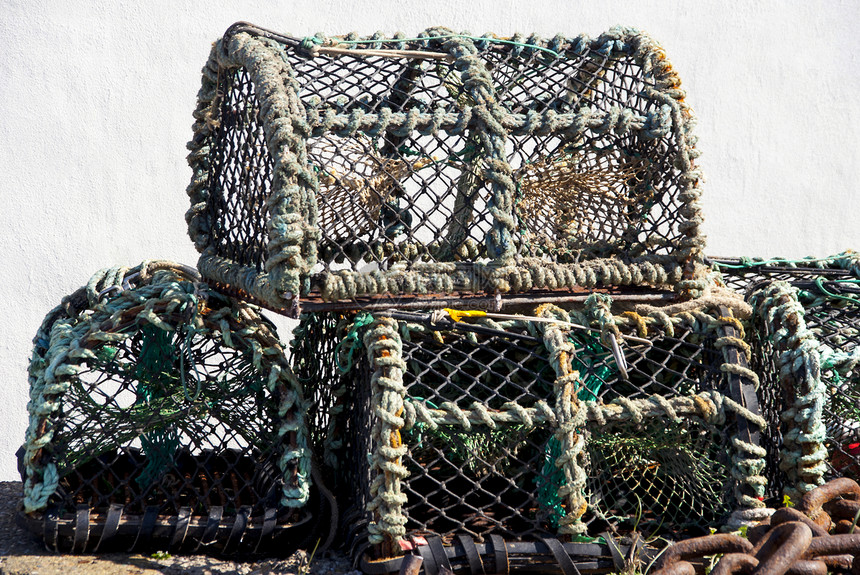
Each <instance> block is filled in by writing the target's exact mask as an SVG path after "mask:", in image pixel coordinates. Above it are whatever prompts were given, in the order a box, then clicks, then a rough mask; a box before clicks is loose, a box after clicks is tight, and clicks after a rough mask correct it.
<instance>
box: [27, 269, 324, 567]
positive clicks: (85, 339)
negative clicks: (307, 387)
mask: <svg viewBox="0 0 860 575" xmlns="http://www.w3.org/2000/svg"><path fill="white" fill-rule="evenodd" d="M195 276H196V272H193V270H188V269H187V268H183V267H181V266H176V265H175V264H174V265H170V264H165V263H164V262H158V263H157V265H149V264H143V265H142V266H138V267H137V268H133V269H131V270H129V269H127V268H118V269H113V270H106V271H104V272H100V274H97V276H95V277H94V278H93V280H92V281H91V282H90V285H89V286H88V288H87V289H82V290H79V291H78V292H76V293H75V294H73V295H72V296H71V297H70V298H67V299H66V301H65V302H64V304H63V305H62V306H60V307H58V308H56V309H55V310H53V311H52V312H51V313H50V314H49V315H48V317H47V318H46V321H45V323H44V324H43V325H42V327H41V329H40V330H39V333H38V334H37V336H36V338H35V340H34V344H35V345H34V352H33V357H32V360H31V364H30V369H29V373H30V403H29V404H28V410H29V413H30V425H29V428H28V430H27V434H26V442H25V444H24V446H23V447H22V449H21V450H20V451H19V458H20V459H19V464H20V467H21V471H22V478H23V479H24V499H23V508H24V509H23V511H22V512H21V513H19V516H18V519H19V522H20V523H22V524H23V526H25V527H27V528H28V529H30V530H31V531H33V532H34V533H36V534H38V535H39V536H42V537H44V539H45V542H46V544H47V545H48V547H49V548H52V549H55V550H63V551H71V552H76V553H83V552H89V551H106V550H112V549H118V548H123V549H129V550H140V551H146V550H152V549H156V548H157V549H160V550H165V549H167V550H169V551H170V552H172V553H181V552H192V551H196V552H211V553H223V554H248V553H256V552H262V551H269V552H274V553H284V552H286V551H288V550H289V549H290V548H295V546H296V545H300V544H302V543H304V542H305V541H306V538H308V537H310V536H312V535H313V533H314V531H315V528H316V524H315V522H314V521H315V519H316V517H314V516H313V514H312V513H311V510H312V504H313V501H310V499H311V497H310V493H311V489H310V482H311V479H310V471H309V469H310V460H309V457H308V450H307V433H306V428H305V422H304V420H303V410H304V409H305V407H306V406H305V401H304V399H303V397H302V393H301V388H300V386H299V385H298V383H297V382H296V381H295V379H294V378H293V376H292V372H291V370H290V367H289V364H288V362H287V360H286V358H285V356H284V355H283V349H282V348H281V346H280V344H279V343H278V340H277V337H276V335H275V330H274V327H273V326H272V325H271V324H270V323H269V322H268V321H267V320H265V319H264V318H263V317H262V316H260V315H259V313H258V312H257V310H256V308H254V307H252V306H249V305H247V304H244V303H241V302H239V301H236V300H233V299H231V298H228V297H226V296H223V295H220V294H218V293H216V292H212V291H210V290H209V289H207V288H206V287H205V285H203V284H200V283H199V282H198V281H197V280H199V277H195ZM314 491H315V490H314ZM316 498H317V496H316V494H314V498H313V499H316Z"/></svg>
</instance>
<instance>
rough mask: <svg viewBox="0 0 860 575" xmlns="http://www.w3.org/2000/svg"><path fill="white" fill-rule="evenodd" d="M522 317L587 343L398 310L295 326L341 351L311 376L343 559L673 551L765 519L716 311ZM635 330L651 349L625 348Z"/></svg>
mask: <svg viewBox="0 0 860 575" xmlns="http://www.w3.org/2000/svg"><path fill="white" fill-rule="evenodd" d="M591 301H592V303H596V302H601V301H602V302H603V303H604V304H606V302H605V300H596V301H595V300H591ZM598 308H600V306H598ZM603 309H604V311H608V307H607V306H605V305H604V307H603ZM534 315H535V316H539V317H543V318H549V319H562V320H564V321H571V320H572V321H575V322H577V323H580V324H585V325H588V326H590V327H592V328H594V331H590V330H581V329H576V328H573V329H570V328H566V327H564V326H559V325H555V324H549V323H538V322H529V321H504V322H496V321H491V320H487V319H484V320H480V319H477V320H465V319H464V320H463V321H459V322H453V321H451V320H450V318H449V319H448V320H444V319H440V317H439V316H438V314H430V315H427V314H410V313H406V312H391V314H390V317H382V316H379V317H371V316H369V315H368V314H360V315H359V316H357V317H355V318H343V319H341V321H340V325H338V321H337V318H336V317H335V316H331V315H329V316H322V317H321V316H319V315H306V316H305V317H304V318H303V325H308V326H311V325H315V326H320V325H325V326H327V328H328V330H329V331H330V333H332V334H334V335H335V336H336V337H338V338H339V339H340V342H341V343H340V344H339V345H338V346H337V357H338V358H339V370H336V371H333V372H331V373H320V372H316V376H317V377H318V378H319V380H318V381H319V385H325V386H328V387H330V388H331V389H333V390H335V391H334V392H333V394H332V395H336V396H337V399H336V400H335V401H333V402H332V405H334V406H336V407H335V408H334V410H333V411H336V412H337V416H336V417H333V418H332V420H331V421H330V422H329V425H330V429H332V430H333V432H332V433H331V436H332V437H333V438H334V441H333V442H330V443H329V445H328V446H327V449H328V450H329V452H330V453H332V454H338V453H341V454H342V455H339V456H335V457H330V459H333V460H338V461H339V462H340V467H339V468H338V469H337V470H336V471H335V472H334V475H335V476H336V478H337V479H336V481H339V482H340V484H339V485H341V486H342V487H338V491H340V492H342V493H351V497H352V501H351V502H350V503H351V508H350V509H348V510H347V511H346V513H345V516H344V521H343V522H344V524H345V525H346V526H347V527H348V528H349V529H351V532H350V533H349V535H350V543H351V548H352V550H353V553H355V554H356V555H361V554H362V553H363V551H365V550H367V549H368V545H370V546H371V547H370V550H369V553H367V554H366V555H365V556H364V559H365V560H364V563H363V565H364V568H365V570H366V571H367V572H378V571H379V570H380V569H382V570H386V569H393V567H392V566H393V565H394V563H391V562H390V561H388V562H386V561H387V560H389V559H390V558H391V557H396V556H397V555H400V554H402V552H403V550H404V549H409V548H410V547H411V546H413V545H418V546H419V547H421V545H422V540H421V539H415V538H416V537H421V538H424V539H425V540H430V541H433V540H434V539H433V538H434V537H438V538H440V540H441V543H439V544H438V545H442V546H443V547H445V548H446V549H448V550H449V551H448V552H447V553H448V554H449V555H451V557H459V558H460V559H461V560H463V561H465V557H466V555H467V550H466V547H468V546H470V545H475V544H480V545H482V547H480V549H483V551H481V553H486V554H488V555H487V556H488V559H487V560H488V561H491V562H492V561H494V560H497V559H493V557H494V555H493V554H494V553H495V551H494V549H496V550H498V549H500V548H505V549H507V550H508V551H507V552H510V553H515V552H516V553H519V552H523V549H525V548H524V547H517V545H520V544H519V543H516V542H517V541H533V540H534V539H535V538H544V539H546V540H547V541H555V542H557V543H559V542H560V543H561V544H564V545H573V543H576V542H580V543H581V542H583V541H591V539H590V537H595V536H597V535H599V534H601V533H604V532H606V531H612V532H614V533H622V534H623V533H630V532H632V531H635V530H639V531H640V532H646V533H657V532H659V533H661V534H663V535H664V536H667V537H681V536H684V535H689V534H700V533H706V532H707V530H708V528H709V527H711V526H718V525H720V524H722V523H723V522H724V521H725V520H726V519H727V518H729V516H730V515H732V514H733V512H734V513H735V515H736V516H737V515H738V514H741V515H742V514H743V513H744V512H745V510H748V508H755V507H757V506H763V504H762V503H761V502H760V501H759V499H758V497H760V493H761V492H762V491H761V489H759V488H760V487H762V486H761V483H762V481H763V479H762V478H761V477H758V476H757V471H756V470H757V469H761V467H762V466H763V461H759V458H760V457H761V456H762V455H763V452H762V450H761V448H760V447H758V445H757V441H758V429H757V427H756V426H757V425H761V424H762V422H761V419H760V417H759V416H758V415H757V414H756V413H755V411H754V410H755V401H754V400H755V395H754V393H752V394H751V392H752V384H751V383H750V382H749V381H748V380H747V378H746V377H747V374H749V372H748V370H747V369H746V357H745V354H744V351H743V343H742V334H741V333H740V332H739V331H737V330H739V329H740V323H739V322H738V321H737V320H735V319H734V318H732V317H731V312H730V311H729V310H728V309H724V310H721V311H720V312H719V313H716V312H715V313H706V312H705V311H704V310H699V311H698V312H697V313H696V314H695V315H692V314H683V315H680V316H669V315H667V314H665V313H662V312H657V313H656V314H655V315H653V316H642V315H639V314H636V313H635V312H632V311H631V312H628V313H627V314H626V315H624V316H613V315H611V314H608V313H607V314H604V315H602V316H601V315H600V314H598V312H596V311H594V310H592V311H589V310H588V306H586V310H584V311H583V310H579V311H576V310H572V311H564V310H562V309H560V308H557V307H555V306H544V307H541V308H539V309H538V310H537V311H535V313H534ZM596 316H599V317H602V318H603V320H602V323H601V321H599V320H598V319H595V317H596ZM658 318H659V319H658ZM601 329H603V333H601ZM615 330H617V331H615ZM316 333H318V334H321V333H322V332H321V330H318V331H317V332H316ZM609 333H612V334H614V337H615V338H616V342H619V347H620V349H621V353H622V354H623V357H624V358H625V360H626V364H627V366H626V370H625V371H626V373H625V374H622V370H621V369H620V368H619V366H618V362H617V360H616V359H615V357H614V356H613V354H612V352H611V348H612V346H611V344H610V343H609V341H610V339H611V338H609V337H608V336H607V334H609ZM637 333H638V334H639V335H641V336H643V337H645V338H647V340H648V345H644V344H639V343H635V342H631V341H627V340H625V339H624V338H625V335H626V336H628V337H629V336H636V334H637ZM727 338H728V339H727ZM718 342H719V343H718ZM294 361H296V362H297V363H299V364H300V363H301V360H300V359H299V358H298V357H296V358H294ZM297 371H300V370H299V369H298V368H297ZM339 372H340V373H339ZM738 374H744V375H743V376H741V375H738ZM300 377H301V375H300ZM732 397H735V398H737V401H735V400H733V399H732ZM745 398H746V399H745ZM744 401H747V403H746V405H748V406H749V407H750V409H745V408H743V407H742V406H741V403H743V402H744ZM753 422H755V423H753ZM740 438H743V442H739V441H737V440H738V439H740ZM739 462H742V464H740V465H739ZM744 465H745V466H746V467H745V468H744V470H742V468H743V467H744ZM500 542H501V543H500ZM627 543H630V542H627ZM625 544H626V543H625ZM500 545H501V547H500ZM512 545H513V546H512ZM446 546H447V547H446ZM433 547H434V544H433V543H431V545H430V549H431V550H433ZM598 548H600V547H591V548H590V549H591V551H592V552H594V550H595V549H598ZM437 549H438V547H437ZM529 549H530V551H528V552H529V553H536V554H538V555H540V554H541V553H544V554H547V555H549V551H547V549H548V547H540V548H533V547H530V548H529ZM541 549H542V551H541ZM566 549H567V550H568V555H569V558H570V557H573V558H574V560H575V561H577V562H580V563H581V564H580V568H581V569H583V568H584V569H586V570H589V569H597V567H596V565H597V563H594V561H598V560H597V559H596V558H595V557H593V556H591V558H590V559H587V558H586V557H585V555H587V554H586V553H584V552H583V551H582V550H577V549H576V548H575V546H574V547H569V548H566ZM600 549H603V550H604V551H605V552H606V555H605V556H603V559H604V560H606V561H609V562H610V566H611V554H609V551H608V550H607V549H606V548H605V547H602V548H600ZM516 550H519V551H516ZM425 551H426V550H425ZM578 554H581V555H582V556H580V555H578ZM512 560H513V559H512ZM553 561H555V560H553ZM598 562H599V561H598ZM395 563H396V561H395ZM464 568H465V567H464ZM395 570H396V569H395Z"/></svg>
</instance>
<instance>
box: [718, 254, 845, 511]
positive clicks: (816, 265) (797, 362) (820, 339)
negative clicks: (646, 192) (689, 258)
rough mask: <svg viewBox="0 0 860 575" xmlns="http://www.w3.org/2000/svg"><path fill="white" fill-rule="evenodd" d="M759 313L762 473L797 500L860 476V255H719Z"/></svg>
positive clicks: (729, 278) (778, 491) (728, 278)
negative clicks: (764, 433)
mask: <svg viewBox="0 0 860 575" xmlns="http://www.w3.org/2000/svg"><path fill="white" fill-rule="evenodd" d="M714 263H715V264H716V267H717V268H718V269H719V270H721V271H722V272H723V276H724V279H725V282H726V283H727V284H728V285H730V286H732V287H734V288H735V289H737V290H739V291H742V292H743V293H745V296H746V298H747V299H748V300H749V302H750V303H751V304H752V305H753V306H754V308H755V315H754V330H753V332H752V333H753V337H752V338H751V343H752V345H753V348H754V351H755V354H754V356H755V359H754V363H755V366H754V367H755V369H756V370H757V371H758V372H759V373H760V374H761V375H762V377H763V385H762V392H761V393H760V399H761V404H762V415H763V416H764V417H765V418H766V419H767V420H768V429H769V430H770V431H769V435H770V441H768V442H767V444H768V445H769V446H770V447H769V449H770V451H771V453H769V457H768V461H769V462H770V463H769V465H768V470H767V472H766V475H767V477H768V478H769V479H770V480H771V481H770V483H771V488H772V490H773V494H774V495H780V496H788V497H789V498H790V499H792V500H794V501H797V500H799V499H800V498H801V497H802V496H803V495H804V494H806V493H808V492H809V491H810V490H812V489H813V488H815V487H817V486H819V485H821V484H823V483H824V481H826V480H828V479H834V478H839V477H846V478H850V479H853V480H857V479H858V477H860V375H858V371H857V364H858V361H860V256H858V254H856V253H854V252H845V253H842V254H839V255H836V256H832V257H829V258H822V259H812V258H807V259H804V260H784V259H771V260H761V259H759V260H754V259H748V258H746V259H717V260H715V262H714Z"/></svg>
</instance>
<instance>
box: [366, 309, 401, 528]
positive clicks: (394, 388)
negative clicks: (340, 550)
mask: <svg viewBox="0 0 860 575" xmlns="http://www.w3.org/2000/svg"><path fill="white" fill-rule="evenodd" d="M364 346H365V348H366V349H367V358H368V361H369V362H370V365H371V366H372V367H373V369H374V372H373V376H372V377H371V380H370V383H371V393H372V396H371V410H372V412H373V415H374V420H373V427H372V429H371V439H372V441H373V445H374V446H375V448H374V451H373V453H372V454H371V455H370V470H371V474H372V475H371V477H372V479H371V483H370V496H371V500H370V502H369V503H368V504H367V510H368V511H369V512H371V513H372V514H373V517H374V519H373V521H371V522H370V524H369V525H368V527H367V531H368V533H369V534H370V536H369V540H370V542H371V543H372V544H379V543H382V542H383V541H385V540H386V539H388V540H389V541H391V542H394V541H398V540H400V539H401V538H403V537H404V536H405V535H406V527H405V525H406V516H405V515H403V505H404V504H405V503H406V494H405V493H403V492H402V491H401V487H400V482H401V480H403V479H405V478H406V477H408V476H409V472H408V471H407V470H406V467H405V466H404V465H403V463H402V459H403V456H404V455H406V453H407V447H406V446H405V445H403V442H402V440H401V437H400V430H401V429H402V428H403V425H404V423H405V422H404V419H403V412H404V404H403V398H404V397H405V395H406V388H405V387H404V386H403V372H404V371H405V370H406V364H405V363H404V362H403V359H402V351H403V344H402V342H401V340H400V335H399V334H398V333H397V322H395V321H394V320H392V319H390V318H385V317H382V318H378V319H376V320H375V321H374V322H373V324H371V326H370V327H369V329H368V330H367V331H366V333H365V335H364Z"/></svg>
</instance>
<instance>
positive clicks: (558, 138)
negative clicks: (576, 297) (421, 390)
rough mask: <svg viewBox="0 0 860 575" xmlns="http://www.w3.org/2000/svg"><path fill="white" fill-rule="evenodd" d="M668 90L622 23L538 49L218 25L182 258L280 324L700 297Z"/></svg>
mask: <svg viewBox="0 0 860 575" xmlns="http://www.w3.org/2000/svg"><path fill="white" fill-rule="evenodd" d="M683 98H684V93H683V91H682V90H680V80H679V79H678V77H677V75H676V73H675V72H674V71H673V69H672V67H671V65H670V64H669V62H668V61H667V60H666V59H665V54H664V52H663V50H662V48H660V47H659V45H658V44H656V43H655V42H654V41H653V40H652V39H650V38H649V37H648V36H646V35H645V34H642V33H640V32H637V31H635V30H632V29H626V28H615V29H613V30H611V31H610V32H607V33H606V34H603V35H601V36H600V37H598V38H595V39H589V38H587V37H585V36H578V37H575V38H565V37H563V36H556V37H555V38H553V39H552V40H549V41H544V40H541V39H539V38H537V37H534V36H532V37H529V38H528V39H523V38H520V37H514V38H512V39H500V38H496V37H494V36H485V37H482V38H473V37H470V36H467V35H460V34H453V33H451V32H450V31H448V30H445V29H430V30H428V31H426V32H424V33H422V34H421V35H420V36H419V37H418V38H416V39H407V38H402V37H395V38H382V37H373V38H370V39H361V38H358V37H354V36H345V37H334V38H320V37H313V38H305V39H297V38H290V37H287V36H283V35H279V34H276V33H273V32H268V31H265V30H262V29H259V28H256V27H253V26H251V25H247V24H243V23H240V24H237V25H234V26H233V27H231V29H230V30H228V31H227V34H226V35H225V36H224V38H223V39H222V40H220V41H219V42H218V43H217V44H216V45H215V47H214V48H213V51H212V55H211V57H210V60H209V62H208V63H207V65H206V67H205V68H204V70H203V84H202V87H201V90H200V93H199V101H198V106H197V110H196V112H195V119H196V122H195V124H194V132H195V133H194V138H193V140H192V141H191V142H190V144H189V148H190V150H191V154H190V155H189V162H190V165H191V167H192V168H193V170H194V176H193V180H192V183H191V185H190V186H189V188H188V193H189V196H190V198H191V204H192V206H191V209H190V210H189V212H188V214H187V219H188V222H189V233H190V235H191V237H192V239H193V240H194V242H195V244H196V246H197V248H198V249H199V250H200V251H201V252H202V255H201V258H200V262H199V266H198V267H199V268H200V270H201V273H202V274H203V275H204V277H206V278H207V279H208V280H210V281H211V282H213V283H214V284H216V285H218V286H219V288H221V289H227V290H232V292H234V293H242V294H244V296H246V297H254V298H256V299H257V300H259V301H260V302H264V303H265V304H266V305H268V306H270V307H272V308H274V309H279V310H293V312H294V313H297V305H298V299H297V298H298V297H299V296H301V297H302V298H304V299H305V300H309V301H314V302H317V303H320V302H335V301H347V300H351V299H353V298H370V299H373V298H378V297H382V296H391V295H394V296H397V295H404V294H409V295H424V294H453V293H489V294H491V295H494V294H496V293H504V292H528V291H533V290H553V289H570V288H573V287H576V286H584V287H588V288H591V287H595V286H598V285H602V286H617V285H648V286H662V287H679V286H680V287H679V289H681V290H687V289H695V287H696V286H697V285H698V284H697V282H699V281H700V280H701V277H702V274H703V273H704V267H703V266H702V265H701V264H702V255H701V250H702V246H703V241H704V240H703V237H702V236H701V233H700V230H699V224H700V222H701V216H700V209H699V203H698V198H699V195H700V191H699V188H698V181H699V172H698V170H697V168H696V167H695V166H694V159H695V157H696V156H697V152H696V150H695V148H694V144H695V137H694V136H693V134H692V126H693V123H694V122H693V118H692V114H691V112H690V110H689V109H688V108H687V106H686V104H684V101H683ZM685 281H686V282H692V283H689V284H684V283H683V282H685Z"/></svg>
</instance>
